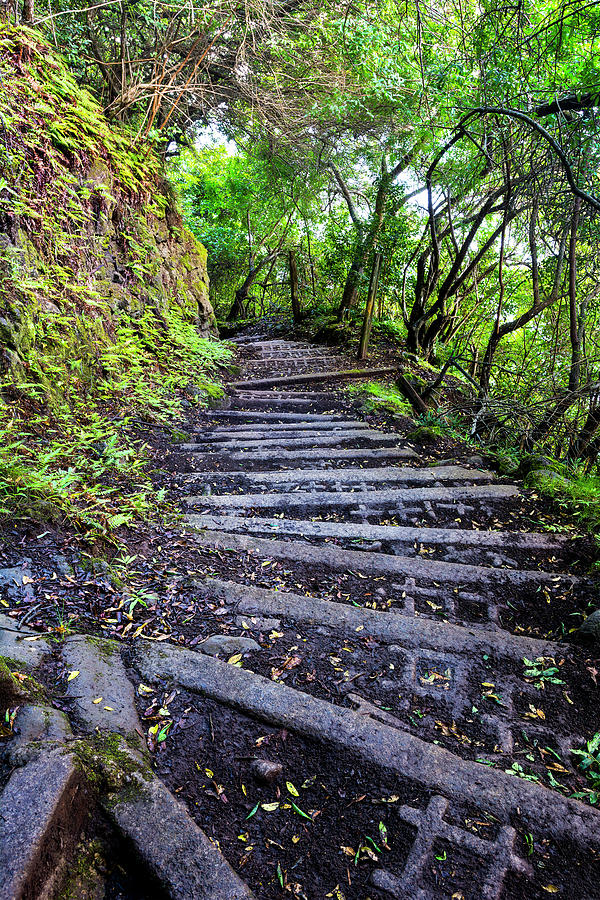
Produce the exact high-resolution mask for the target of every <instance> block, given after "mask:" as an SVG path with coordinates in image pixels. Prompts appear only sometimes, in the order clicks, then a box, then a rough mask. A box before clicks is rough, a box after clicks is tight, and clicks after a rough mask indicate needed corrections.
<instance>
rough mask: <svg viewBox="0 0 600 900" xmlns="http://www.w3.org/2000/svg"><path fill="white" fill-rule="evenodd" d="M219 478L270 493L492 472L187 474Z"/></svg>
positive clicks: (485, 477)
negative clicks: (303, 486) (303, 487)
mask: <svg viewBox="0 0 600 900" xmlns="http://www.w3.org/2000/svg"><path fill="white" fill-rule="evenodd" d="M219 476H222V477H227V478H229V479H231V478H235V479H236V480H237V481H240V482H245V483H249V484H257V485H262V484H264V485H266V486H267V487H268V489H269V490H270V491H274V490H282V491H285V490H289V488H290V485H293V486H295V485H301V484H310V483H313V482H316V483H320V484H328V485H330V484H332V483H334V484H363V483H364V484H369V483H374V484H379V483H382V482H388V483H393V482H397V483H400V484H435V483H436V482H438V481H469V482H476V483H482V482H489V481H492V480H493V479H494V477H495V476H494V474H493V473H492V472H485V471H480V470H478V469H465V468H463V467H462V466H438V467H436V468H435V469H418V468H414V467H413V468H411V467H409V466H396V467H394V466H389V467H387V468H373V469H333V470H332V469H298V470H292V471H287V472H280V471H278V472H249V473H248V474H244V473H243V472H239V473H236V474H235V475H232V474H231V473H226V472H219V473H215V472H194V474H193V475H186V476H185V480H186V481H211V480H212V481H213V482H214V480H215V479H217V478H218V477H219Z"/></svg>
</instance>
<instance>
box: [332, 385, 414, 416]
mask: <svg viewBox="0 0 600 900" xmlns="http://www.w3.org/2000/svg"><path fill="white" fill-rule="evenodd" d="M346 391H347V393H348V394H350V396H351V397H356V398H357V399H360V400H361V402H362V404H363V406H364V407H365V409H367V410H368V411H372V412H375V411H376V410H378V409H383V410H386V411H388V412H393V413H397V414H398V415H401V416H406V417H407V418H410V417H411V416H412V410H411V407H410V404H409V403H407V402H406V400H405V398H404V396H403V395H402V394H401V393H400V391H399V390H398V388H396V387H395V386H394V385H390V384H383V383H381V382H378V381H367V382H364V383H362V384H352V385H350V386H349V387H347V388H346Z"/></svg>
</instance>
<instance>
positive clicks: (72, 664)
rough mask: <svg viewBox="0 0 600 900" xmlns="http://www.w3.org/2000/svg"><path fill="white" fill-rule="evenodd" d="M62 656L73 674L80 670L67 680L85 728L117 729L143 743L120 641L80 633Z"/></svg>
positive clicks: (131, 738)
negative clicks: (118, 642)
mask: <svg viewBox="0 0 600 900" xmlns="http://www.w3.org/2000/svg"><path fill="white" fill-rule="evenodd" d="M63 659H64V661H65V663H66V665H67V668H68V669H69V671H70V672H71V674H72V673H73V672H77V673H78V674H77V675H76V676H75V677H73V678H71V680H70V681H67V694H68V696H69V697H71V698H72V701H73V712H74V713H75V715H76V717H77V718H78V719H79V721H80V722H81V724H82V725H83V727H84V729H85V730H86V731H87V732H93V731H95V730H96V729H100V730H101V731H111V732H117V733H118V734H121V735H123V737H126V738H127V739H128V740H131V741H133V742H134V743H135V744H136V745H137V746H139V747H141V746H143V743H144V742H143V738H142V726H141V724H140V720H139V718H138V714H137V710H136V708H135V699H134V693H133V685H132V684H131V682H130V680H129V678H128V677H127V672H126V671H125V666H124V665H123V663H122V662H121V656H120V653H119V646H118V644H116V643H115V642H114V641H107V640H102V639H100V638H91V637H89V636H83V635H77V636H74V637H71V638H67V640H66V641H65V645H64V647H63ZM99 698H100V699H99ZM94 701H96V702H94Z"/></svg>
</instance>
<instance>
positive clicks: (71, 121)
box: [0, 24, 231, 539]
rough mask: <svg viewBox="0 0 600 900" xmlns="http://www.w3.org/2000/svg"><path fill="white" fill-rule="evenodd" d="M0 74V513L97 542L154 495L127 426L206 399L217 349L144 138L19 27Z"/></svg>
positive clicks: (0, 44) (213, 391)
mask: <svg viewBox="0 0 600 900" xmlns="http://www.w3.org/2000/svg"><path fill="white" fill-rule="evenodd" d="M0 75H1V76H2V77H1V78H0V103H1V105H2V125H3V128H4V129H5V130H7V129H8V131H7V133H10V140H7V141H5V142H3V145H2V147H0V229H1V230H2V231H3V232H5V234H6V235H7V236H8V238H7V239H6V240H4V241H3V242H2V243H1V244H0V296H1V309H0V341H1V344H2V348H3V373H2V375H0V439H1V443H0V518H2V519H5V520H6V519H14V518H15V517H16V518H19V517H25V516H29V517H34V518H37V519H40V520H47V519H49V518H50V519H53V520H54V521H57V522H60V523H65V524H68V525H71V526H74V527H76V528H78V529H80V530H81V531H82V532H84V533H85V534H86V535H87V536H88V537H89V538H90V539H93V538H98V537H100V538H104V537H107V536H110V535H111V534H113V533H114V532H116V531H117V530H118V529H119V528H121V527H123V526H126V525H128V524H130V523H132V522H134V521H135V520H136V519H138V518H140V517H143V516H148V515H150V514H151V513H152V512H153V511H155V510H156V509H157V507H160V505H161V504H162V502H163V500H164V497H163V496H162V495H161V493H160V492H157V491H155V490H154V488H153V486H152V482H151V479H150V475H149V471H148V454H147V450H146V448H145V447H144V446H143V444H142V442H141V441H140V439H139V438H138V437H136V430H137V431H138V432H139V428H140V426H143V425H144V424H148V423H150V424H160V425H163V426H166V427H167V428H169V427H171V424H172V423H175V422H177V420H178V419H180V418H181V415H182V411H183V407H184V404H188V405H189V404H190V403H194V404H205V403H207V402H210V401H211V399H213V398H216V397H219V396H220V395H221V392H222V391H221V387H220V385H219V382H218V378H219V368H220V367H221V366H223V365H226V364H227V362H228V361H229V359H230V358H231V352H230V351H229V350H228V349H227V348H226V347H225V346H224V345H222V344H218V343H215V342H212V341H209V340H207V339H205V338H201V337H200V335H199V333H198V321H199V313H200V312H203V314H204V310H205V307H203V306H202V304H203V302H204V299H205V292H206V285H205V283H204V281H203V280H202V278H203V277H204V278H205V277H206V276H205V274H204V276H203V270H202V267H203V264H204V256H203V254H204V251H203V248H202V247H201V246H200V245H199V244H198V243H197V242H196V241H195V240H194V238H193V237H192V235H190V234H186V233H185V232H184V230H183V229H182V228H181V227H179V226H181V220H180V219H179V218H178V214H177V210H176V209H175V207H174V205H173V203H172V199H171V198H170V196H169V194H168V191H167V190H166V188H164V186H161V184H160V183H159V176H160V168H161V167H160V162H159V160H158V158H157V157H156V155H155V154H154V153H153V152H152V151H151V149H150V147H149V146H147V145H146V146H144V145H142V144H140V143H137V144H134V142H133V140H132V136H131V134H130V133H129V132H128V131H127V130H126V129H123V128H120V127H118V126H116V125H114V124H109V123H108V122H107V120H106V118H105V117H104V115H103V113H102V110H101V108H100V106H99V105H98V103H97V102H96V101H95V100H94V99H93V98H92V97H91V95H90V94H89V93H87V91H85V90H82V89H81V88H80V87H78V85H77V84H76V82H75V81H74V79H73V77H72V75H71V74H70V73H69V72H68V71H67V69H66V67H65V65H64V63H63V62H62V61H61V60H60V58H59V57H58V56H57V55H56V54H55V53H54V52H53V51H52V50H51V49H50V47H49V46H48V45H47V44H45V43H44V42H43V41H42V40H41V39H40V38H39V36H37V35H35V34H34V33H33V32H32V31H30V30H28V29H23V28H11V27H8V26H7V25H5V24H0ZM167 213H168V214H169V215H168V216H167ZM167 218H168V221H167ZM167 244H168V246H169V254H168V260H167V261H164V259H163V257H164V256H165V254H164V253H163V254H162V255H161V253H160V246H161V245H162V246H163V247H164V246H165V245H167ZM117 260H118V261H117ZM117 269H119V271H118V272H117ZM194 272H195V273H196V274H195V275H193V273H194Z"/></svg>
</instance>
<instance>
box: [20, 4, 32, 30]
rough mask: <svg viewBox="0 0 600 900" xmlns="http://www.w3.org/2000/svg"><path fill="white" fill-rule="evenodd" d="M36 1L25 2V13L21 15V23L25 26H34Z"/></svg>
mask: <svg viewBox="0 0 600 900" xmlns="http://www.w3.org/2000/svg"><path fill="white" fill-rule="evenodd" d="M34 2H35V0H23V11H22V13H21V22H22V23H23V25H32V24H33V10H34Z"/></svg>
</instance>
